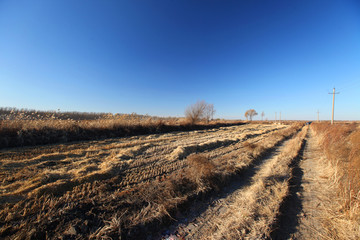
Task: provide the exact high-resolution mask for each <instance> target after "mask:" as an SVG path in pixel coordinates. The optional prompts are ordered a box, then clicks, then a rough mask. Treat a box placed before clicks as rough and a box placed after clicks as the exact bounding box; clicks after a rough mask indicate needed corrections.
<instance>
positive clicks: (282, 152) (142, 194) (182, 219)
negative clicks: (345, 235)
mask: <svg viewBox="0 0 360 240" xmlns="http://www.w3.org/2000/svg"><path fill="white" fill-rule="evenodd" d="M314 139H315V134H314V131H313V130H310V129H309V127H307V126H306V127H303V124H293V125H281V124H247V125H241V126H228V127H220V128H213V129H207V130H196V131H186V132H182V131H180V132H172V133H166V134H152V135H141V136H133V137H126V138H116V139H106V140H101V141H86V142H77V143H67V144H56V145H48V146H39V147H26V148H13V149H7V150H3V151H2V152H1V154H0V174H1V179H2V181H1V183H0V206H1V208H0V237H1V238H4V239H89V238H90V239H119V238H122V239H162V238H163V239H165V238H167V237H174V238H175V237H176V238H177V239H211V238H212V239H234V238H235V239H241V238H246V237H254V238H274V239H284V237H285V238H288V237H290V236H300V239H305V237H304V236H308V235H306V234H307V233H308V232H309V230H308V228H306V227H305V230H304V227H303V226H304V224H303V223H306V224H308V225H309V224H310V225H311V224H314V225H319V224H322V223H323V222H317V221H315V220H313V219H312V218H310V220H309V219H306V221H305V220H304V221H303V220H301V219H302V218H301V213H302V212H307V211H309V210H308V209H307V208H311V206H307V205H306V204H305V203H306V201H307V200H309V198H311V197H309V194H308V193H307V192H301V191H300V190H299V189H300V185H302V184H303V183H302V181H301V179H302V174H303V173H306V172H308V170H306V169H305V168H309V166H310V168H311V166H314V165H313V164H308V165H306V164H305V165H304V166H305V167H304V168H302V165H301V161H302V159H303V157H304V156H313V155H311V152H313V151H314V150H313V149H314V148H315V146H317V145H316V144H317V141H315V140H314ZM304 151H305V152H304ZM309 158H310V159H311V161H315V160H314V158H313V157H309ZM316 164H323V162H320V161H319V162H318V161H316ZM319 168H321V167H319ZM301 169H302V170H301ZM300 173H301V174H300ZM312 174H313V173H312ZM316 174H317V173H316ZM317 176H318V175H316V176H315V177H314V176H311V177H313V178H314V179H315V178H316V177H317ZM305 177H307V176H304V178H305ZM323 184H325V185H328V182H327V180H326V181H325V182H324V183H323ZM311 186H312V185H311ZM318 187H321V188H322V187H323V186H322V185H320V186H318ZM309 189H311V187H310V188H309ZM306 191H308V190H306ZM309 191H310V190H309ZM300 195H301V196H304V197H303V198H301V199H300V198H299V199H295V200H294V199H291V198H290V197H291V196H300ZM325 196H326V194H325ZM310 200H311V199H310ZM310 202H311V201H310ZM292 203H293V204H295V206H291V204H292ZM294 209H295V210H296V211H294ZM289 212H291V213H292V214H289ZM286 218H290V219H292V221H286ZM284 219H285V220H284ZM289 222H290V224H289ZM306 231H308V232H306ZM328 233H329V232H326V231H325V233H324V234H328ZM322 234H323V233H322ZM301 236H303V238H301ZM321 236H323V235H321ZM320 238H321V237H320ZM324 239H326V238H325V237H324Z"/></svg>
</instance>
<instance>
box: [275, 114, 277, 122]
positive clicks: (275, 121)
mask: <svg viewBox="0 0 360 240" xmlns="http://www.w3.org/2000/svg"><path fill="white" fill-rule="evenodd" d="M276 115H277V112H275V122H276V117H277V116H276Z"/></svg>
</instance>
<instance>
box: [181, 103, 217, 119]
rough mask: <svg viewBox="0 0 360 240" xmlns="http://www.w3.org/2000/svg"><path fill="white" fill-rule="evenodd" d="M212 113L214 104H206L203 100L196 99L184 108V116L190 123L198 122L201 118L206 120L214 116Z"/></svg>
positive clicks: (213, 112)
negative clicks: (196, 100)
mask: <svg viewBox="0 0 360 240" xmlns="http://www.w3.org/2000/svg"><path fill="white" fill-rule="evenodd" d="M214 114H215V109H214V105H213V104H208V103H206V102H205V101H198V102H196V103H195V104H192V105H190V106H188V107H187V108H186V110H185V117H186V119H187V120H188V121H189V122H190V123H191V124H195V123H198V122H199V121H201V120H206V121H207V122H208V121H210V120H211V119H212V118H213V117H214Z"/></svg>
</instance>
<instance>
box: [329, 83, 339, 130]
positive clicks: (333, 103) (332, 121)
mask: <svg viewBox="0 0 360 240" xmlns="http://www.w3.org/2000/svg"><path fill="white" fill-rule="evenodd" d="M339 93H340V92H335V88H333V92H332V93H329V94H332V95H333V102H332V114H331V124H334V105H335V94H339Z"/></svg>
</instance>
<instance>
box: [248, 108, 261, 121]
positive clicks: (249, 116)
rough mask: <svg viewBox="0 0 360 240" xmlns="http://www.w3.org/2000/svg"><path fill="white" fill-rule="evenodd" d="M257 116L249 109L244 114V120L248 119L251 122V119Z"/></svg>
mask: <svg viewBox="0 0 360 240" xmlns="http://www.w3.org/2000/svg"><path fill="white" fill-rule="evenodd" d="M256 115H258V113H257V112H256V111H255V110H254V109H249V110H247V111H246V112H245V117H246V120H248V119H250V121H252V119H253V117H254V116H256Z"/></svg>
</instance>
